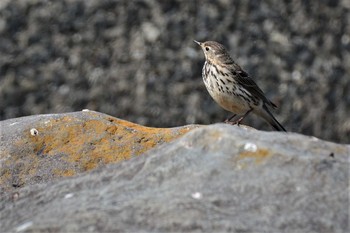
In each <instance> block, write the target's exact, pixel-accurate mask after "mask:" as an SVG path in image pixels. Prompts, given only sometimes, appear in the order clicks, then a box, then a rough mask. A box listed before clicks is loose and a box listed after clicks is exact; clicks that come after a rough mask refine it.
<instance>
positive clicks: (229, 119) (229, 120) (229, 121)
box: [224, 114, 237, 124]
mask: <svg viewBox="0 0 350 233" xmlns="http://www.w3.org/2000/svg"><path fill="white" fill-rule="evenodd" d="M235 116H237V114H233V115H232V116H231V117H229V118H227V119H226V120H225V121H224V122H225V123H228V124H230V123H231V120H232V119H233V118H234V117H235Z"/></svg>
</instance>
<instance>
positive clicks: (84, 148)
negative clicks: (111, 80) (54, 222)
mask: <svg viewBox="0 0 350 233" xmlns="http://www.w3.org/2000/svg"><path fill="white" fill-rule="evenodd" d="M37 129H38V131H39V132H41V133H40V135H39V136H37V137H31V140H32V143H34V144H35V146H34V153H36V154H43V155H44V156H45V155H46V156H54V155H57V154H64V155H66V156H65V160H66V162H68V163H76V164H77V165H78V167H79V168H80V169H81V170H83V171H86V170H91V169H93V168H96V167H97V166H99V165H100V164H107V163H112V162H118V161H121V160H125V159H129V158H130V157H132V156H137V155H140V154H142V153H144V152H145V151H147V150H149V149H151V148H153V147H154V146H156V145H158V144H160V143H163V142H169V141H171V140H174V139H175V138H177V137H179V136H181V135H183V134H184V133H186V132H188V131H189V130H191V129H192V128H191V127H186V128H179V129H164V128H150V127H145V126H141V125H137V124H134V123H131V122H127V121H124V120H120V119H117V118H113V117H106V119H96V120H94V119H93V120H86V121H82V120H81V119H74V117H63V118H61V120H52V121H50V122H46V124H45V126H43V127H40V128H39V127H38V128H37Z"/></svg>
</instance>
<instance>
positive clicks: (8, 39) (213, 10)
mask: <svg viewBox="0 0 350 233" xmlns="http://www.w3.org/2000/svg"><path fill="white" fill-rule="evenodd" d="M349 11H350V3H349V2H348V1H346V0H339V1H333V0H332V1H331V0H328V1H327V0H324V1H302V0H293V1H280V0H269V1H264V2H262V1H244V0H241V1H228V0H220V1H209V0H208V1H152V0H138V1H109V0H102V1H94V0H86V1H84V0H64V1H44V0H13V1H11V0H7V1H1V2H0V119H8V118H14V117H19V116H25V115H32V114H43V113H58V112H70V111H79V110H81V109H84V108H88V109H91V110H96V111H100V112H104V113H107V114H110V115H113V116H116V117H119V118H123V119H125V120H129V121H133V122H136V123H140V124H143V125H148V126H154V127H172V126H179V125H184V124H192V123H198V124H210V123H215V122H219V121H223V120H224V119H225V118H226V117H227V116H229V113H227V112H225V111H224V110H222V109H221V108H220V107H219V106H218V105H217V104H216V103H214V101H213V100H212V99H211V98H210V96H209V94H207V92H206V89H205V87H204V84H203V82H202V80H201V68H202V65H203V62H204V55H203V54H202V51H201V50H200V48H199V47H197V46H196V44H195V43H193V39H196V40H199V41H204V40H216V41H219V42H221V43H223V44H224V45H225V46H226V47H227V48H228V50H229V51H230V53H231V55H232V57H234V58H235V60H236V61H237V62H238V63H239V64H240V65H241V66H242V67H243V68H244V69H245V70H246V71H247V72H248V73H250V74H251V76H252V77H253V78H254V79H255V80H256V82H257V83H258V84H259V86H260V87H261V88H262V89H263V90H264V91H265V93H266V95H267V96H268V97H269V98H270V99H271V100H272V101H274V102H275V103H276V104H277V105H279V109H278V110H277V111H275V115H276V117H277V118H278V119H279V121H280V122H281V123H282V124H283V125H284V126H285V128H286V129H287V130H289V131H294V132H299V133H303V134H307V135H314V136H317V137H320V138H323V139H326V140H331V141H336V142H342V143H349V142H350V117H349V116H350V78H349V75H348V74H349V73H350V53H349V51H350V14H349ZM244 123H245V124H248V125H252V126H254V127H256V128H258V129H263V130H271V128H270V127H269V125H267V124H266V123H265V122H263V121H262V120H260V119H258V118H257V117H255V116H250V117H248V118H247V119H246V120H245V121H244Z"/></svg>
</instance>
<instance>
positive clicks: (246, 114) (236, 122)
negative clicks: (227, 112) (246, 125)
mask: <svg viewBox="0 0 350 233" xmlns="http://www.w3.org/2000/svg"><path fill="white" fill-rule="evenodd" d="M251 111H253V109H252V108H251V109H249V110H248V111H247V112H246V113H244V115H243V116H241V117H240V118H239V119H238V120H236V121H234V122H232V125H235V124H237V125H238V126H239V124H241V121H242V120H243V119H244V118H245V117H246V116H248V114H249V113H250V112H251Z"/></svg>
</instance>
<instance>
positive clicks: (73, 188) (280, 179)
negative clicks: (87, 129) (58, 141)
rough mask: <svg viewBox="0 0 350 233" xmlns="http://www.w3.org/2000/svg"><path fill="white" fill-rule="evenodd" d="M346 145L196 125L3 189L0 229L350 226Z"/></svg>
mask: <svg viewBox="0 0 350 233" xmlns="http://www.w3.org/2000/svg"><path fill="white" fill-rule="evenodd" d="M39 133H40V132H39ZM39 135H40V134H39ZM107 152H108V151H106V153H107ZM349 154H350V147H349V146H346V145H340V144H334V143H329V142H326V141H322V140H319V139H317V138H312V137H306V136H302V135H297V134H286V133H275V132H261V131H256V130H252V129H244V128H240V127H237V126H229V125H223V124H220V125H212V126H208V127H200V128H199V129H195V130H192V131H191V132H189V133H187V134H185V135H184V136H183V137H182V138H180V139H178V140H176V141H173V142H171V143H166V144H163V145H162V146H160V147H158V148H155V149H152V150H150V151H148V152H146V154H144V155H143V156H138V157H134V158H131V159H130V160H126V161H123V162H120V163H117V164H110V165H107V166H104V167H100V168H97V169H95V170H93V171H90V172H87V173H83V174H81V175H80V176H75V177H71V178H61V179H60V180H56V181H54V182H51V183H45V184H36V185H31V186H26V187H23V188H20V189H17V191H16V192H12V193H7V194H6V195H5V196H4V197H2V198H1V199H0V213H1V216H0V223H1V230H2V231H4V232H16V231H17V232H21V231H26V232H325V233H329V232H349V191H350V190H349V178H350V177H349V163H350V159H349Z"/></svg>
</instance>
